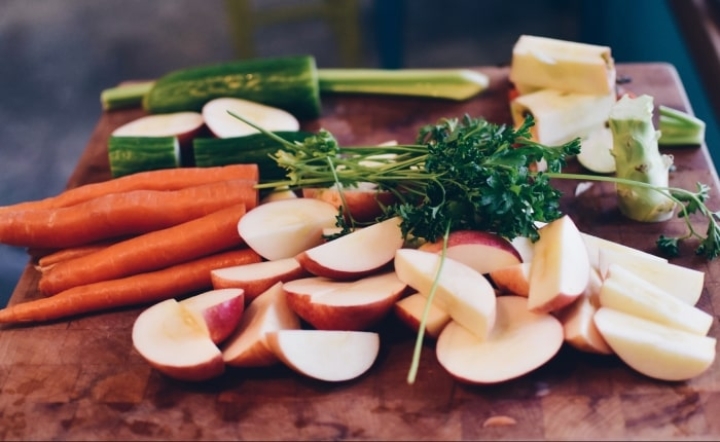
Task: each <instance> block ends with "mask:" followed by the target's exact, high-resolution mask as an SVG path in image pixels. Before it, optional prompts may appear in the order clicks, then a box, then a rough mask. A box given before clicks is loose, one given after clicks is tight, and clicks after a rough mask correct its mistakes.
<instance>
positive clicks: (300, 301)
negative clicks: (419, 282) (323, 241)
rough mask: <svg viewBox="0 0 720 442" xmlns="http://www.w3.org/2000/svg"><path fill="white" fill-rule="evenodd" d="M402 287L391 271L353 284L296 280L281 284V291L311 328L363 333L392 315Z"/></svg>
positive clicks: (403, 284) (367, 277) (323, 280)
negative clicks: (314, 288)
mask: <svg viewBox="0 0 720 442" xmlns="http://www.w3.org/2000/svg"><path fill="white" fill-rule="evenodd" d="M318 279H320V281H317V280H318ZM313 282H316V283H317V284H313ZM326 283H327V284H326ZM312 287H316V288H317V289H316V290H313V289H312ZM405 287H406V285H405V283H403V282H402V281H400V280H399V279H398V277H397V275H396V274H395V272H392V271H390V272H386V273H381V274H377V275H371V276H366V277H364V278H360V279H358V280H356V281H353V282H343V281H335V280H327V279H323V278H320V277H313V278H310V281H302V280H295V281H290V282H288V283H286V284H284V285H283V290H284V291H285V293H286V296H287V300H288V305H289V306H290V308H291V309H292V310H293V311H294V312H295V313H297V315H298V316H300V317H301V318H302V319H304V320H305V321H307V322H308V323H309V324H310V325H312V326H313V327H314V328H316V329H318V330H354V331H363V330H368V329H370V328H371V327H372V326H373V325H375V324H377V323H378V322H379V321H380V320H382V319H383V318H384V317H385V316H386V315H387V314H388V313H390V312H391V311H392V308H393V306H394V305H395V302H396V301H397V300H398V299H399V298H400V296H401V295H402V293H403V290H405Z"/></svg>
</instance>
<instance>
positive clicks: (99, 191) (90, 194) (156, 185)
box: [0, 164, 260, 213]
mask: <svg viewBox="0 0 720 442" xmlns="http://www.w3.org/2000/svg"><path fill="white" fill-rule="evenodd" d="M238 179H241V180H250V181H255V183H257V181H258V180H259V179H260V172H259V169H258V166H257V164H232V165H228V166H219V167H180V168H177V169H160V170H152V171H147V172H138V173H135V174H133V175H126V176H123V177H120V178H115V179H112V180H109V181H102V182H99V183H92V184H85V185H83V186H79V187H74V188H72V189H68V190H65V191H64V192H62V193H60V194H58V195H55V196H51V197H49V198H45V199H42V200H37V201H26V202H22V203H17V204H11V205H8V206H1V207H0V213H2V212H13V211H20V210H38V209H57V208H60V207H68V206H73V205H75V204H78V203H82V202H85V201H89V200H91V199H94V198H97V197H100V196H103V195H109V194H112V193H121V192H129V191H132V190H179V189H184V188H185V187H191V186H199V185H201V184H207V183H214V182H217V181H226V180H238Z"/></svg>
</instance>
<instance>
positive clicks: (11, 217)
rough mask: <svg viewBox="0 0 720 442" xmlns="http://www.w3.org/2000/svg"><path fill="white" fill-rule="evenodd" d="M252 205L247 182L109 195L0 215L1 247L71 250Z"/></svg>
mask: <svg viewBox="0 0 720 442" xmlns="http://www.w3.org/2000/svg"><path fill="white" fill-rule="evenodd" d="M257 200H258V192H257V190H256V189H255V188H254V184H253V181H250V180H230V181H219V182H215V183H209V184H203V185H200V186H193V187H187V188H184V189H180V190H170V191H163V190H133V191H129V192H122V193H113V194H109V195H104V196H101V197H98V198H95V199H92V200H89V201H86V202H84V203H80V204H76V205H74V206H69V207H62V208H59V209H46V210H26V211H21V212H6V213H0V243H5V244H9V245H14V246H25V247H44V248H64V247H74V246H78V245H82V244H88V243H92V242H96V241H102V240H106V239H109V238H115V237H120V236H128V235H137V234H141V233H146V232H150V231H153V230H158V229H163V228H166V227H170V226H174V225H177V224H180V223H183V222H186V221H189V220H191V219H195V218H199V217H201V216H204V215H207V214H209V213H212V212H215V211H217V210H220V209H223V208H225V207H229V206H231V205H234V204H238V203H242V204H245V207H246V208H247V209H248V210H250V209H251V208H252V207H255V205H257Z"/></svg>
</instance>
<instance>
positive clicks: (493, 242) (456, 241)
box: [419, 230, 523, 273]
mask: <svg viewBox="0 0 720 442" xmlns="http://www.w3.org/2000/svg"><path fill="white" fill-rule="evenodd" d="M474 244H477V245H482V246H489V247H494V248H497V249H499V250H502V251H504V252H507V258H508V259H507V260H506V261H505V262H497V261H493V262H487V263H481V262H480V261H479V262H477V263H470V262H464V260H463V259H459V258H458V257H454V256H452V249H453V248H454V247H459V246H469V245H474ZM447 248H448V252H447V253H448V256H450V257H453V258H455V259H458V260H459V261H461V262H464V264H468V265H470V266H471V267H473V268H475V269H476V270H478V271H480V273H489V272H490V271H492V270H494V269H495V268H499V267H504V266H507V265H511V264H516V263H521V262H523V259H522V256H521V255H520V252H518V251H517V249H516V248H515V246H513V245H512V243H511V242H510V241H508V240H507V239H505V238H503V237H502V236H499V235H496V234H494V233H490V232H484V231H481V230H456V231H454V232H450V235H449V236H448V243H447ZM442 249H443V240H442V239H439V240H437V241H435V242H431V243H425V244H423V245H421V246H420V247H419V250H422V251H425V252H432V253H441V252H442ZM480 264H482V265H481V267H483V269H478V266H479V265H480Z"/></svg>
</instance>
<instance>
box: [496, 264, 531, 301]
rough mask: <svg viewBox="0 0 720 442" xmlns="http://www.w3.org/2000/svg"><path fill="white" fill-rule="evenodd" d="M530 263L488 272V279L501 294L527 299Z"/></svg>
mask: <svg viewBox="0 0 720 442" xmlns="http://www.w3.org/2000/svg"><path fill="white" fill-rule="evenodd" d="M531 265H532V262H521V263H518V264H513V265H509V266H506V267H500V268H498V269H495V270H493V271H491V272H490V274H489V276H490V279H492V281H493V282H494V283H495V286H496V287H497V288H498V289H500V290H501V291H503V292H507V293H510V294H512V295H518V296H524V297H526V298H527V296H528V293H529V292H530V266H531Z"/></svg>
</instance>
